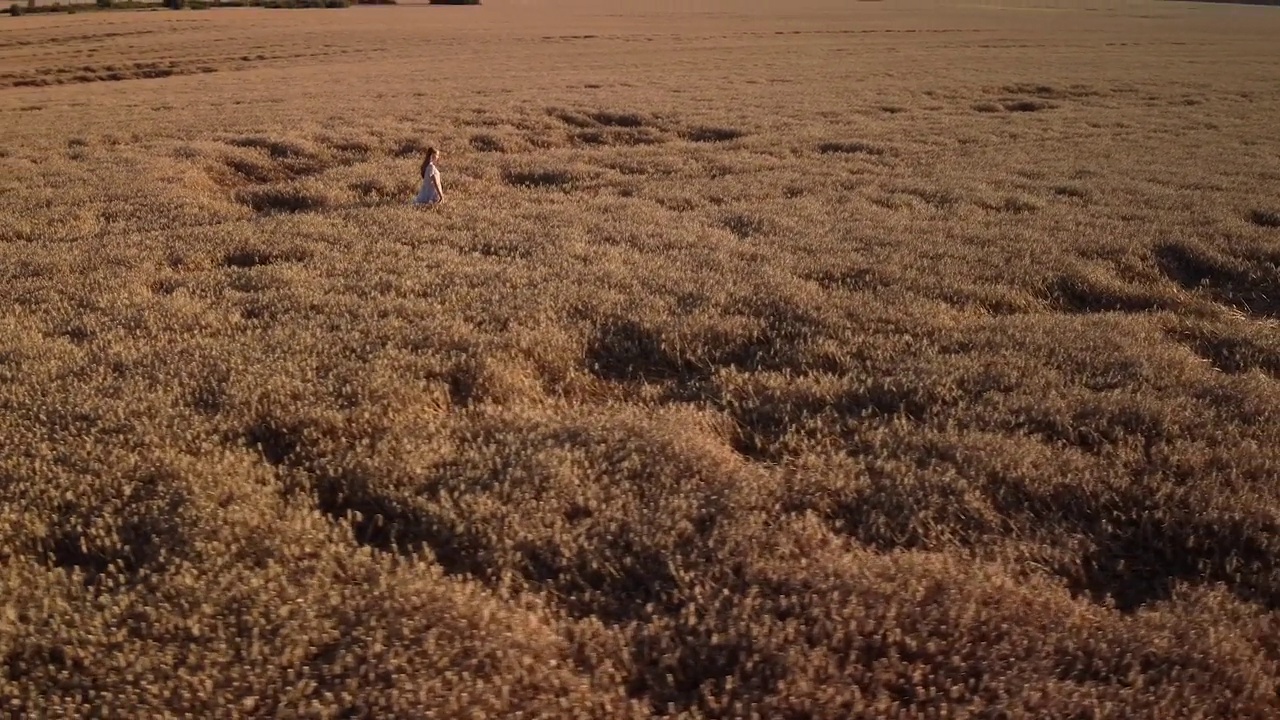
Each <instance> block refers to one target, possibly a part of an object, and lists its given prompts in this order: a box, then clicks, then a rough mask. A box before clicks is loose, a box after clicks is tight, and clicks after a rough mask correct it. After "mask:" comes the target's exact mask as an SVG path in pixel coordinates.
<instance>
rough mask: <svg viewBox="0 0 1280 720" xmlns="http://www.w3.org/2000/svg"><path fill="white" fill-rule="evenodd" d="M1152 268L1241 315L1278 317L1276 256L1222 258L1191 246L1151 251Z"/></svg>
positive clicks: (1279, 256)
mask: <svg viewBox="0 0 1280 720" xmlns="http://www.w3.org/2000/svg"><path fill="white" fill-rule="evenodd" d="M1155 260H1156V265H1157V267H1158V268H1159V269H1160V271H1161V272H1162V273H1163V274H1164V275H1165V276H1166V277H1167V278H1169V279H1170V280H1172V281H1173V282H1175V283H1177V284H1178V285H1180V286H1181V287H1183V288H1184V289H1186V290H1191V291H1197V292H1203V293H1205V294H1206V295H1208V296H1210V297H1212V298H1213V299H1214V300H1216V301H1218V302H1220V303H1223V304H1225V305H1229V306H1231V307H1234V308H1236V309H1238V310H1241V311H1243V312H1245V313H1249V314H1254V315H1261V316H1264V317H1270V318H1275V317H1280V293H1277V292H1276V289H1277V288H1280V254H1277V253H1273V254H1270V255H1265V256H1257V257H1248V256H1226V255H1223V254H1221V253H1218V252H1215V251H1212V250H1209V249H1207V248H1204V247H1201V246H1199V245H1196V244H1192V243H1167V244H1164V245H1161V246H1159V247H1157V248H1156V249H1155Z"/></svg>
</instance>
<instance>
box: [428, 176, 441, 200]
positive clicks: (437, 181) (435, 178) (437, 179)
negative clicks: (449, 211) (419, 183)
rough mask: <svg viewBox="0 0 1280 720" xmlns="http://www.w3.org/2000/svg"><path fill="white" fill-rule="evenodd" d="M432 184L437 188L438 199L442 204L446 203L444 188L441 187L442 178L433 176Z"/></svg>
mask: <svg viewBox="0 0 1280 720" xmlns="http://www.w3.org/2000/svg"><path fill="white" fill-rule="evenodd" d="M431 184H432V185H435V186H436V197H437V198H439V199H440V202H444V188H442V187H440V176H439V175H432V176H431Z"/></svg>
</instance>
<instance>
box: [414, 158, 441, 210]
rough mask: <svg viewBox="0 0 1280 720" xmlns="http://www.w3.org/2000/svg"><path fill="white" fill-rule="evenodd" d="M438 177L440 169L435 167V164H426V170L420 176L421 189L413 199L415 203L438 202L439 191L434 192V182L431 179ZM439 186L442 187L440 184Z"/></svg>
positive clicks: (432, 203)
mask: <svg viewBox="0 0 1280 720" xmlns="http://www.w3.org/2000/svg"><path fill="white" fill-rule="evenodd" d="M433 178H434V179H435V180H439V179H440V171H439V170H437V169H436V164H435V163H431V164H430V165H427V172H426V173H424V174H423V176H422V189H421V190H419V191H418V197H416V198H414V199H413V202H414V203H415V204H417V205H434V204H436V203H438V202H440V193H438V192H436V186H435V183H434V182H432V179H433ZM440 187H444V185H441V186H440Z"/></svg>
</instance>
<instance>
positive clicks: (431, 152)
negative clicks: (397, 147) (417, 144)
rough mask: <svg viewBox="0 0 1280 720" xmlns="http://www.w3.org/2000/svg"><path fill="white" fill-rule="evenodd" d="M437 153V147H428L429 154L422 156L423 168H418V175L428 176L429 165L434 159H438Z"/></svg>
mask: <svg viewBox="0 0 1280 720" xmlns="http://www.w3.org/2000/svg"><path fill="white" fill-rule="evenodd" d="M436 154H437V153H436V149H435V148H434V147H429V148H427V156H426V157H424V158H422V168H421V169H420V170H418V175H420V176H422V177H426V176H427V166H428V165H430V164H431V161H432V160H435V159H436Z"/></svg>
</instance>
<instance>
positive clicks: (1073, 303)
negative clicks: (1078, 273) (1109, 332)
mask: <svg viewBox="0 0 1280 720" xmlns="http://www.w3.org/2000/svg"><path fill="white" fill-rule="evenodd" d="M1045 300H1046V301H1047V302H1048V303H1049V305H1050V307H1052V308H1053V309H1055V310H1057V311H1059V312H1066V313H1101V312H1143V311H1147V310H1168V309H1172V307H1171V305H1170V303H1168V302H1167V301H1165V300H1164V299H1162V298H1159V297H1155V296H1152V295H1148V294H1145V293H1142V292H1140V291H1135V290H1132V289H1130V288H1122V287H1103V286H1100V285H1097V284H1095V283H1093V282H1091V281H1089V280H1086V279H1084V278H1080V277H1073V276H1070V275H1064V276H1061V277H1059V278H1057V279H1055V280H1054V281H1053V282H1052V283H1050V284H1049V287H1048V289H1047V292H1046V294H1045Z"/></svg>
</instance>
